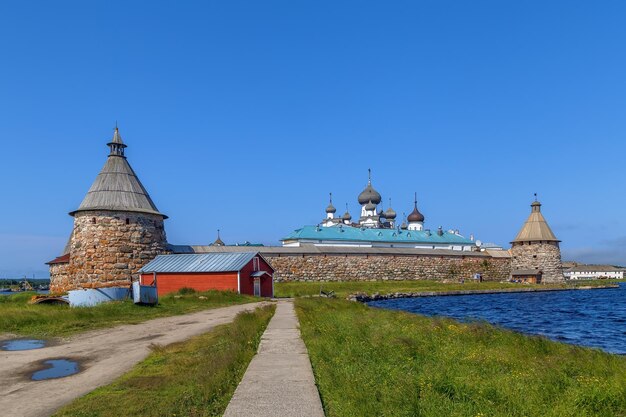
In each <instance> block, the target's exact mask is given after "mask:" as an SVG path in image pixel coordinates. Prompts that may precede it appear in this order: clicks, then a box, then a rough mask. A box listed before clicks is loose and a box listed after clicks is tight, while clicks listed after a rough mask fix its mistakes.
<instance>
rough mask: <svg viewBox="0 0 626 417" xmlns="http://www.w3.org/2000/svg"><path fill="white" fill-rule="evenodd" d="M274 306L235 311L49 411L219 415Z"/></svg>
mask: <svg viewBox="0 0 626 417" xmlns="http://www.w3.org/2000/svg"><path fill="white" fill-rule="evenodd" d="M275 308H276V307H275V306H274V305H272V306H266V307H263V308H257V309H256V311H254V312H244V313H240V314H239V315H238V316H237V317H236V318H235V321H234V322H233V323H231V324H225V325H222V326H219V327H217V328H216V329H215V330H213V331H211V332H210V333H206V334H204V335H201V336H197V337H194V338H192V339H190V340H188V341H185V342H181V343H175V344H172V345H169V346H166V347H160V346H157V347H154V348H153V352H152V353H151V354H150V356H148V358H147V359H146V360H144V361H143V362H141V363H139V364H138V365H136V366H135V367H134V368H133V369H132V370H131V371H130V372H128V373H127V374H125V375H124V376H122V377H120V378H119V379H118V380H116V381H115V382H113V383H112V384H110V385H107V386H105V387H101V388H98V389H96V390H95V391H93V392H91V393H89V394H87V395H86V396H84V397H82V398H79V399H78V400H76V401H74V402H73V403H71V404H69V405H68V406H66V407H64V408H62V409H61V410H59V412H58V413H57V414H55V416H59V417H60V416H72V417H95V416H102V417H119V416H148V417H149V416H191V417H199V416H220V415H222V414H223V413H224V410H225V409H226V406H227V405H228V402H229V401H230V398H231V397H232V395H233V393H234V392H235V389H236V388H237V384H239V381H240V380H241V378H242V377H243V374H244V373H245V371H246V368H247V366H248V363H249V362H250V360H251V359H252V357H253V356H254V355H255V353H256V350H257V347H258V345H259V341H260V339H261V335H262V334H263V331H264V330H265V328H266V327H267V323H268V322H269V320H270V318H271V317H272V315H273V314H274V310H275Z"/></svg>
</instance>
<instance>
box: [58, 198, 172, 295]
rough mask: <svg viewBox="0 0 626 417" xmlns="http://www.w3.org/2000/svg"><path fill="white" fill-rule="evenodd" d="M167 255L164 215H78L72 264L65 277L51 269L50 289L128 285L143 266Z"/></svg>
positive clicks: (72, 247) (73, 235)
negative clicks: (160, 256) (159, 256)
mask: <svg viewBox="0 0 626 417" xmlns="http://www.w3.org/2000/svg"><path fill="white" fill-rule="evenodd" d="M165 252H166V237H165V228H164V227H163V218H162V217H161V216H157V215H152V214H144V213H132V212H111V211H89V212H79V213H76V214H75V216H74V230H73V233H72V241H71V249H70V263H69V264H67V268H66V269H65V270H64V271H63V272H64V273H62V274H54V273H53V271H52V269H51V277H50V290H51V291H52V292H64V291H68V290H72V289H77V288H100V287H116V286H128V285H130V283H131V279H132V278H137V271H138V270H139V269H140V268H141V267H142V266H143V265H145V264H146V263H148V262H149V261H150V260H152V259H154V257H156V256H157V255H158V254H161V253H165Z"/></svg>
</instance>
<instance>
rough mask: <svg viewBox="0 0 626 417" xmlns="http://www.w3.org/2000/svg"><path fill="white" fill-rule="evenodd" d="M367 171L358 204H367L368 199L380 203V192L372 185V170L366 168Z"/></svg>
mask: <svg viewBox="0 0 626 417" xmlns="http://www.w3.org/2000/svg"><path fill="white" fill-rule="evenodd" d="M367 172H368V180H367V187H365V189H364V190H363V191H361V194H359V204H360V205H363V204H367V202H368V201H369V202H372V203H374V204H380V202H381V200H382V198H381V197H380V193H379V192H378V191H376V190H375V189H374V187H372V170H371V169H368V170H367Z"/></svg>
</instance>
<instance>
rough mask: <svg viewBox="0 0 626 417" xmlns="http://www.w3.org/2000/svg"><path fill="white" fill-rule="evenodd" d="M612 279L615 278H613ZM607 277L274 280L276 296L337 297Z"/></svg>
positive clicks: (600, 282)
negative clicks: (447, 280)
mask: <svg viewBox="0 0 626 417" xmlns="http://www.w3.org/2000/svg"><path fill="white" fill-rule="evenodd" d="M612 282H614V281H612ZM609 283H611V282H609V281H607V280H594V281H577V282H570V283H567V284H512V283H508V282H480V283H479V282H469V281H466V282H465V284H460V283H443V282H441V281H434V280H416V281H382V280H380V281H343V282H277V283H275V284H274V295H275V296H276V297H302V296H305V295H316V294H319V293H320V289H323V290H324V291H334V292H335V294H337V296H338V297H342V298H345V297H346V296H348V295H349V294H353V293H356V292H365V293H368V294H373V293H376V292H379V293H381V294H388V293H392V292H418V291H454V290H491V289H505V288H506V289H516V288H571V287H576V286H585V285H590V286H595V285H606V284H609Z"/></svg>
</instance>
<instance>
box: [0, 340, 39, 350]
mask: <svg viewBox="0 0 626 417" xmlns="http://www.w3.org/2000/svg"><path fill="white" fill-rule="evenodd" d="M43 347H46V341H45V340H38V339H15V340H5V341H3V342H0V350H32V349H41V348H43Z"/></svg>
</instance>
